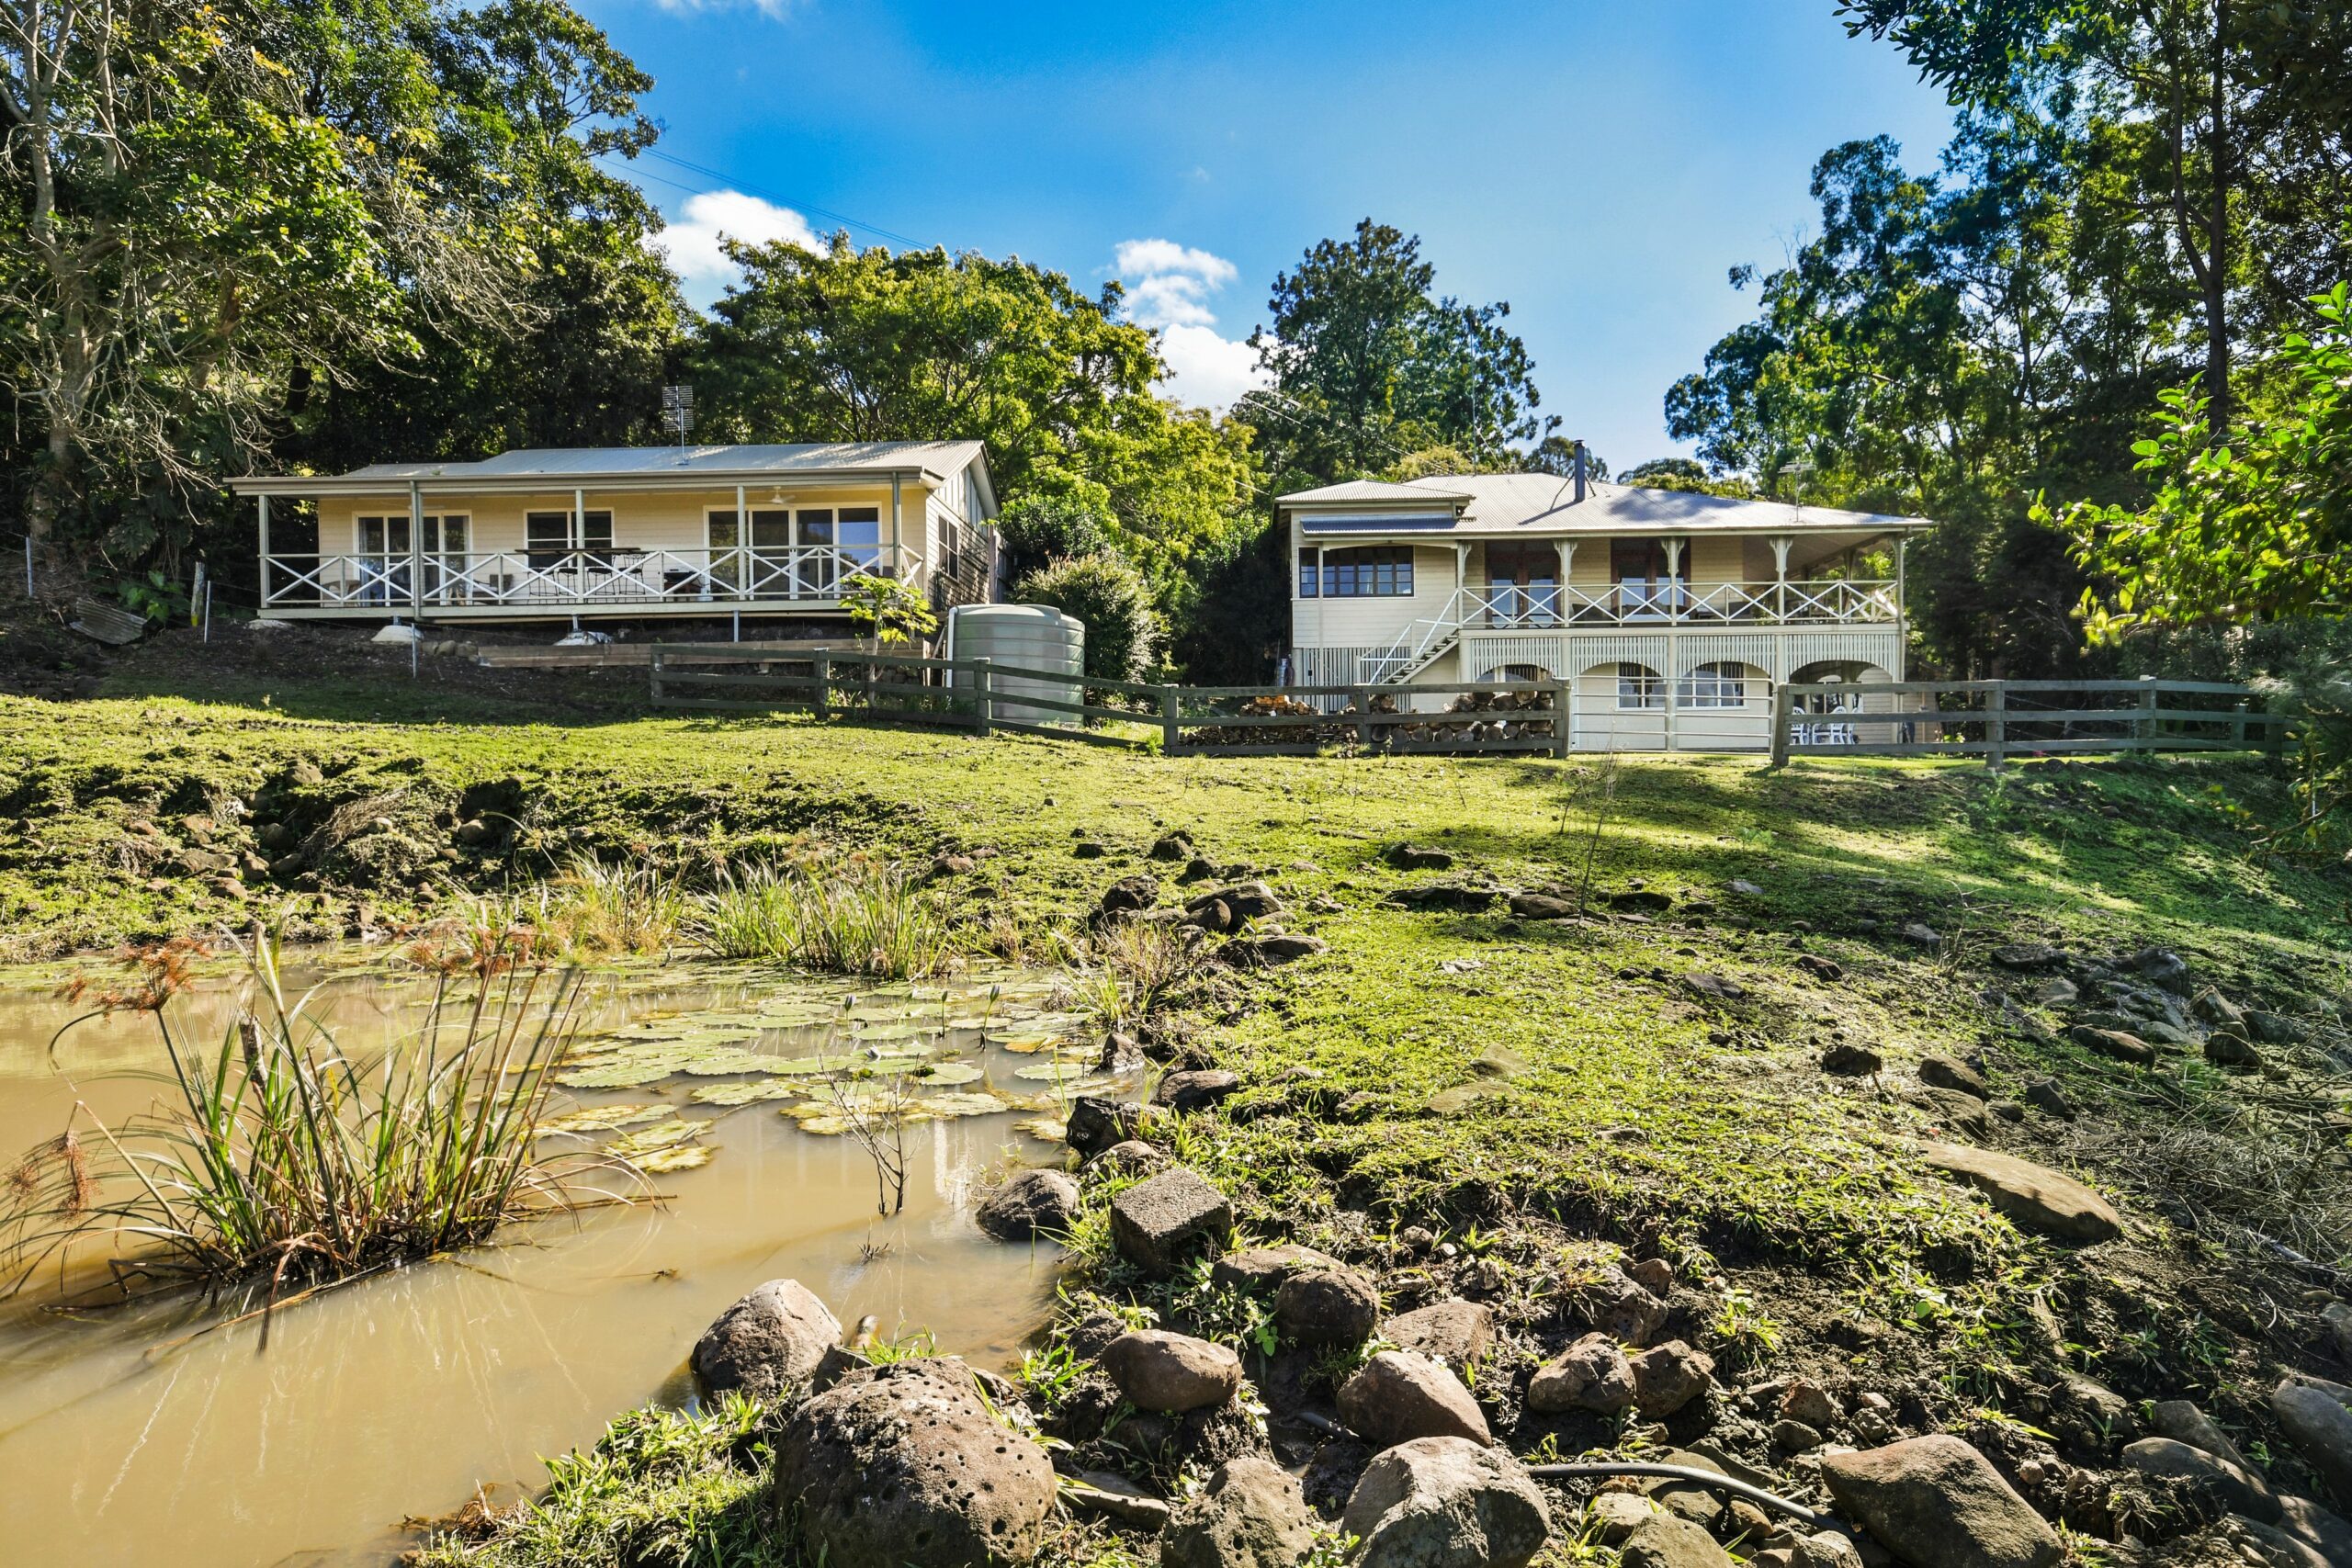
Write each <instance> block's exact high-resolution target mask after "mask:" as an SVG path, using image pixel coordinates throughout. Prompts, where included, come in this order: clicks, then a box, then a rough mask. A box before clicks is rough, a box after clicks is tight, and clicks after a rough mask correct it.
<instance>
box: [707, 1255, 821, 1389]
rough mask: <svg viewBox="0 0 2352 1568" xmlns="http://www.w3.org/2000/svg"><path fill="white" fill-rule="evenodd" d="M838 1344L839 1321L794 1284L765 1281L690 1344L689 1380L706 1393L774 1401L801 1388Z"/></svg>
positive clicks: (796, 1282)
mask: <svg viewBox="0 0 2352 1568" xmlns="http://www.w3.org/2000/svg"><path fill="white" fill-rule="evenodd" d="M841 1342H842V1325H841V1320H840V1319H839V1318H836V1317H835V1316H834V1315H833V1314H832V1313H831V1311H830V1310H829V1309H828V1308H827V1307H826V1305H825V1303H822V1302H820V1301H819V1300H818V1299H817V1297H816V1295H815V1293H814V1292H811V1291H810V1290H809V1288H808V1287H807V1286H806V1285H803V1284H802V1283H801V1282H800V1281H799V1280H769V1281H768V1282H767V1283H765V1284H763V1285H760V1286H757V1287H755V1288H754V1289H753V1290H752V1291H751V1292H749V1293H748V1294H746V1295H745V1296H744V1297H743V1298H742V1299H741V1300H740V1301H738V1302H737V1303H735V1304H734V1305H733V1306H730V1307H729V1308H728V1309H727V1310H726V1311H725V1312H723V1313H720V1314H718V1321H716V1322H715V1323H713V1324H712V1325H710V1326H709V1327H708V1328H707V1329H705V1330H703V1336H702V1337H701V1338H700V1339H698V1340H696V1341H695V1348H694V1354H693V1356H692V1357H691V1358H690V1359H691V1360H692V1363H693V1366H694V1370H695V1377H697V1378H699V1379H701V1380H702V1386H703V1387H704V1388H705V1389H707V1390H708V1391H709V1392H710V1393H726V1392H727V1391H728V1390H729V1389H741V1390H742V1391H743V1392H744V1393H748V1394H751V1395H752V1396H753V1397H754V1398H758V1399H774V1398H775V1396H776V1395H777V1394H779V1393H783V1392H784V1391H785V1390H786V1389H787V1388H790V1387H791V1386H793V1385H794V1384H795V1383H803V1382H808V1381H809V1378H810V1377H811V1376H813V1375H814V1374H815V1372H816V1371H817V1364H818V1363H819V1362H820V1361H822V1360H823V1359H825V1352H826V1351H828V1350H830V1349H832V1348H834V1347H835V1346H838V1345H839V1344H840V1343H841Z"/></svg>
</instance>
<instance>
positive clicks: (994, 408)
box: [692, 236, 1254, 580]
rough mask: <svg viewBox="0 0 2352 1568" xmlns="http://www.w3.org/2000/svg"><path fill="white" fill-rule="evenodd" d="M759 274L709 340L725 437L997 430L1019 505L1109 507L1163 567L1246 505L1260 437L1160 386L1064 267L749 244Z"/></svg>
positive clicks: (715, 416) (704, 386)
mask: <svg viewBox="0 0 2352 1568" xmlns="http://www.w3.org/2000/svg"><path fill="white" fill-rule="evenodd" d="M733 254H734V255H735V258H736V260H737V261H738V262H739V263H740V264H741V265H742V268H743V272H744V277H743V281H742V282H741V284H740V285H738V286H736V287H734V288H730V289H729V291H728V293H727V295H726V297H725V298H724V299H721V300H719V302H718V305H717V307H716V308H715V310H714V312H713V315H714V319H713V321H711V322H710V324H709V326H708V327H707V330H705V331H704V333H702V335H701V337H700V340H699V341H698V342H697V343H696V344H695V345H694V347H693V350H692V362H693V374H694V378H695V384H696V386H697V388H698V389H700V395H701V397H702V400H703V410H704V424H703V428H704V431H705V433H706V434H708V435H710V436H711V437H713V438H714V439H722V440H736V441H880V440H892V439H907V438H914V437H960V438H968V439H976V440H979V441H983V442H986V443H987V444H988V449H989V464H990V467H991V470H992V472H993V473H994V475H995V477H996V480H997V485H998V489H999V491H1001V493H1002V494H1003V495H1005V496H1006V497H1007V498H1008V499H1019V498H1022V497H1028V496H1053V497H1060V498H1065V499H1067V500H1069V501H1070V502H1073V503H1075V504H1077V505H1079V506H1081V507H1084V508H1086V509H1088V510H1090V511H1091V512H1093V513H1097V514H1098V515H1100V516H1102V517H1103V518H1105V519H1107V520H1108V521H1109V523H1110V525H1112V526H1113V528H1114V530H1115V536H1116V539H1117V542H1118V544H1119V545H1120V547H1122V548H1123V549H1125V551H1126V552H1128V554H1129V555H1130V556H1131V557H1132V558H1135V559H1136V561H1137V562H1138V563H1139V564H1141V565H1142V566H1143V567H1144V568H1145V569H1146V570H1148V571H1149V572H1150V573H1151V574H1152V575H1153V576H1154V577H1155V578H1166V579H1170V580H1172V579H1173V578H1174V576H1175V574H1176V572H1177V570H1179V569H1180V568H1181V566H1182V562H1183V561H1184V559H1185V558H1187V557H1188V556H1190V555H1191V554H1192V553H1193V551H1195V550H1196V549H1199V548H1202V547H1204V546H1207V545H1209V544H1212V543H1214V541H1216V539H1217V538H1218V537H1220V536H1222V535H1223V534H1224V533H1225V532H1226V531H1227V529H1228V528H1229V527H1231V526H1232V523H1233V518H1234V516H1235V515H1236V513H1238V511H1239V510H1240V509H1241V508H1242V507H1243V506H1244V505H1245V504H1246V503H1247V502H1248V500H1249V498H1250V491H1251V489H1252V478H1253V474H1254V469H1253V466H1252V461H1251V455H1250V436H1249V432H1248V431H1247V430H1246V429H1245V428H1243V427H1240V426H1238V425H1235V424H1232V423H1218V422H1216V421H1213V420H1212V419H1211V418H1210V417H1209V416H1208V415H1206V414H1204V413H1200V412H1193V411H1188V410H1185V409H1182V408H1180V407H1178V406H1177V405H1175V404H1174V403H1171V402H1170V401H1168V400H1165V399H1162V398H1160V397H1158V396H1156V395H1155V394H1154V393H1153V391H1152V384H1153V382H1154V381H1155V380H1156V379H1158V378H1159V376H1160V374H1161V371H1162V368H1163V367H1162V366H1161V363H1160V360H1159V352H1158V345H1157V343H1156V341H1155V340H1154V338H1153V336H1152V334H1151V333H1150V332H1149V331H1148V330H1147V329H1145V328H1142V327H1138V326H1134V325H1131V324H1129V323H1126V322H1124V321H1119V320H1118V319H1117V318H1116V316H1115V315H1114V307H1115V306H1116V304H1117V302H1118V298H1119V297H1118V294H1117V292H1116V289H1115V287H1114V288H1112V289H1108V290H1105V292H1104V294H1103V297H1102V298H1101V299H1091V298H1089V297H1087V296H1086V295H1084V294H1081V293H1080V292H1079V291H1078V290H1077V289H1075V288H1072V287H1071V286H1070V282H1069V278H1067V277H1065V276H1062V275H1061V274H1059V273H1056V272H1048V271H1046V270H1045V269H1044V268H1042V267H1037V266H1034V265H1030V264H1029V263H1027V262H1023V261H1020V260H1017V259H1016V260H1008V261H997V260H993V259H991V258H989V257H987V256H982V255H978V254H973V253H969V252H967V253H964V254H956V255H950V254H948V253H947V252H945V251H944V250H930V251H908V252H903V253H900V254H891V253H889V252H888V251H887V250H884V249H882V248H880V247H875V248H872V249H867V250H859V249H857V248H856V247H854V246H853V245H852V244H851V243H849V240H848V238H847V237H846V236H837V237H835V239H834V240H833V241H832V243H831V245H829V246H828V247H827V248H826V249H825V250H823V251H810V250H807V249H805V248H802V247H800V246H798V245H795V244H792V243H786V242H777V243H770V244H766V245H760V246H737V247H735V248H734V251H733Z"/></svg>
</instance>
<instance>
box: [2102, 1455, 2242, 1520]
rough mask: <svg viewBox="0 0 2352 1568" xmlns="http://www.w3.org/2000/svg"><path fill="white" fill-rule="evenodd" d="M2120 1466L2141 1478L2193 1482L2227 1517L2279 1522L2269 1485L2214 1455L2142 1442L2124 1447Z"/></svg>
mask: <svg viewBox="0 0 2352 1568" xmlns="http://www.w3.org/2000/svg"><path fill="white" fill-rule="evenodd" d="M2123 1462H2124V1464H2125V1465H2126V1466H2128V1467H2129V1468H2131V1469H2132V1470H2136V1471H2138V1472H2140V1473H2141V1474H2143V1475H2157V1476H2165V1477H2169V1478H2174V1479H2177V1480H2182V1481H2188V1482H2192V1483H2195V1484H2196V1485H2197V1486H2198V1487H2199V1489H2200V1490H2201V1491H2203V1492H2205V1493H2206V1494H2207V1495H2210V1496H2211V1497H2212V1498H2213V1499H2214V1500H2215V1501H2216V1502H2218V1503H2220V1504H2221V1505H2222V1507H2223V1508H2224V1509H2226V1510H2227V1511H2229V1512H2230V1513H2233V1514H2244V1515H2245V1516H2246V1517H2248V1518H2252V1519H2259V1520H2260V1521H2262V1522H2263V1523H2264V1524H2276V1523H2278V1498H2277V1497H2275V1496H2273V1495H2271V1491H2270V1486H2269V1483H2267V1482H2265V1481H2264V1480H2263V1479H2262V1478H2261V1477H2260V1476H2258V1475H2256V1474H2254V1473H2253V1472H2250V1471H2247V1470H2245V1469H2242V1468H2241V1467H2239V1466H2237V1465H2234V1464H2232V1463H2231V1462H2230V1461H2228V1460H2225V1459H2222V1457H2220V1456H2219V1455H2217V1454H2210V1453H2207V1452H2206V1451H2205V1450H2202V1449H2197V1448H2191V1447H2190V1446H2189V1445H2188V1444H2187V1443H2180V1442H2175V1441H2174V1440H2173V1439H2172V1438H2141V1439H2140V1440H2139V1441H2138V1442H2136V1443H2130V1444H2126V1445H2125V1447H2124V1450H2123Z"/></svg>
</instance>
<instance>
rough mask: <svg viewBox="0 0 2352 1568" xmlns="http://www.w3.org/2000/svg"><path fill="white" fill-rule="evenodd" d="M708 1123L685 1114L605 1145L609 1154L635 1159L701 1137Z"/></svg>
mask: <svg viewBox="0 0 2352 1568" xmlns="http://www.w3.org/2000/svg"><path fill="white" fill-rule="evenodd" d="M707 1124H708V1123H707V1122H695V1121H689V1120H688V1119H686V1118H685V1117H683V1116H679V1117H673V1118H672V1119H671V1120H670V1121H667V1122H657V1123H656V1124H655V1125H653V1126H650V1127H645V1128H640V1129H639V1130H638V1131H637V1132H634V1133H630V1134H626V1135H625V1136H622V1137H618V1138H616V1139H614V1140H613V1141H612V1142H611V1143H609V1144H606V1145H605V1153H606V1154H608V1155H618V1156H621V1158H623V1159H626V1160H635V1159H636V1158H637V1157H638V1156H639V1155H650V1154H651V1153H653V1152H654V1151H655V1150H657V1149H666V1148H672V1147H674V1146H675V1145H679V1144H683V1143H686V1142H689V1141H690V1140H692V1139H695V1138H699V1137H701V1136H702V1133H703V1128H704V1127H705V1126H707Z"/></svg>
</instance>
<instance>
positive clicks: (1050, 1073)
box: [1012, 1060, 1094, 1084]
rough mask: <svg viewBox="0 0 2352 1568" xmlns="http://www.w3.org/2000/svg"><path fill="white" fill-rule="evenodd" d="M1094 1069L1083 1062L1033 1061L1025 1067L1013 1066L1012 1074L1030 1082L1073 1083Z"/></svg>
mask: <svg viewBox="0 0 2352 1568" xmlns="http://www.w3.org/2000/svg"><path fill="white" fill-rule="evenodd" d="M1093 1070H1094V1069H1093V1067H1092V1066H1091V1064H1088V1063H1085V1062H1074V1061H1062V1060H1056V1061H1051V1062H1033V1063H1031V1064H1030V1065H1029V1066H1025V1067H1015V1068H1013V1069H1012V1076H1013V1077H1016V1078H1021V1079H1024V1080H1025V1081H1027V1082H1030V1083H1052V1084H1065V1083H1075V1082H1077V1081H1078V1080H1079V1079H1080V1078H1082V1077H1086V1075H1087V1074H1089V1073H1091V1072H1092V1071H1093Z"/></svg>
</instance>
